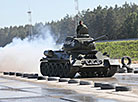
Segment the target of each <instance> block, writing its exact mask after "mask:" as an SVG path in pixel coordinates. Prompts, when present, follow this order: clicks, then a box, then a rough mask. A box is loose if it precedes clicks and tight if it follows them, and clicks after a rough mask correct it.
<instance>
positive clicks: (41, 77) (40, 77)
mask: <svg viewBox="0 0 138 102" xmlns="http://www.w3.org/2000/svg"><path fill="white" fill-rule="evenodd" d="M37 80H46V78H45V77H43V76H38V77H37Z"/></svg>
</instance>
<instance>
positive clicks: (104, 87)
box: [101, 84, 115, 90]
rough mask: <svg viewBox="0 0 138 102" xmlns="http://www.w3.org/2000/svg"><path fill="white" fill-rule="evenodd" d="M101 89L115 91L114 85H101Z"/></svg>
mask: <svg viewBox="0 0 138 102" xmlns="http://www.w3.org/2000/svg"><path fill="white" fill-rule="evenodd" d="M101 89H102V90H106V89H115V85H114V84H101Z"/></svg>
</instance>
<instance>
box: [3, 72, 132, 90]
mask: <svg viewBox="0 0 138 102" xmlns="http://www.w3.org/2000/svg"><path fill="white" fill-rule="evenodd" d="M3 74H4V75H16V76H17V77H18V76H21V77H22V78H28V79H37V80H47V81H58V82H68V84H78V83H79V85H92V83H91V82H90V81H80V80H79V79H70V78H59V77H48V76H38V74H27V73H24V74H22V73H19V72H17V73H15V72H3ZM94 87H100V88H101V90H109V89H115V91H116V92H118V91H131V90H132V89H131V87H128V86H116V84H113V83H100V82H95V83H94Z"/></svg>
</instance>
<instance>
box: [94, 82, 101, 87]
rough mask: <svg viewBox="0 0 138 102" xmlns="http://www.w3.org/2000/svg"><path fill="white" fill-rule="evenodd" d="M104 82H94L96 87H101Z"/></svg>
mask: <svg viewBox="0 0 138 102" xmlns="http://www.w3.org/2000/svg"><path fill="white" fill-rule="evenodd" d="M101 85H102V83H99V82H95V83H94V87H101Z"/></svg>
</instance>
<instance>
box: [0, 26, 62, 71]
mask: <svg viewBox="0 0 138 102" xmlns="http://www.w3.org/2000/svg"><path fill="white" fill-rule="evenodd" d="M39 29H40V28H39ZM40 33H41V34H38V35H39V36H38V35H37V36H34V37H33V39H32V40H31V41H29V37H28V38H26V39H24V40H21V39H19V38H14V39H13V41H12V43H10V44H8V45H6V46H5V47H3V48H2V47H1V48H0V71H16V72H18V71H19V72H39V69H40V68H39V65H40V59H41V58H42V57H43V56H44V55H43V51H44V50H48V49H52V50H55V49H60V46H57V45H56V43H55V41H54V39H53V37H52V35H51V34H50V28H49V27H45V28H43V29H41V31H40Z"/></svg>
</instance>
